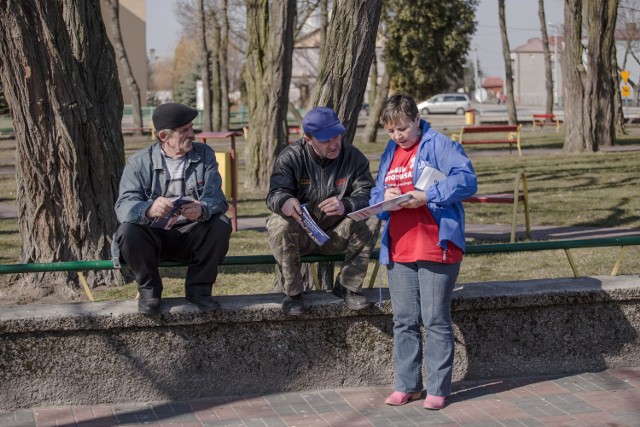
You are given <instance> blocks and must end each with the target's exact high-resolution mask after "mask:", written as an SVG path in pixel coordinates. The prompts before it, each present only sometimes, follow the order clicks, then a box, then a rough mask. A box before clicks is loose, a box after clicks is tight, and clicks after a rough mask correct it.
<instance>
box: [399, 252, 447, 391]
mask: <svg viewBox="0 0 640 427" xmlns="http://www.w3.org/2000/svg"><path fill="white" fill-rule="evenodd" d="M387 270H388V272H389V290H390V293H391V305H392V307H393V353H394V362H395V365H396V385H395V389H396V390H397V391H401V392H403V393H412V392H416V391H421V390H422V389H423V386H422V358H423V349H422V334H421V331H420V323H422V324H423V325H424V328H425V330H426V338H425V349H424V364H425V366H426V371H427V374H426V380H427V394H430V395H434V396H448V395H449V394H450V393H451V374H452V371H453V346H454V337H453V325H452V322H451V297H452V295H453V287H454V285H455V283H456V279H457V278H458V272H459V271H460V263H457V264H441V263H437V262H429V261H418V262H415V263H398V262H395V263H394V262H391V263H389V265H388V266H387Z"/></svg>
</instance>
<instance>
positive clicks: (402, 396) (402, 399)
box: [384, 391, 422, 406]
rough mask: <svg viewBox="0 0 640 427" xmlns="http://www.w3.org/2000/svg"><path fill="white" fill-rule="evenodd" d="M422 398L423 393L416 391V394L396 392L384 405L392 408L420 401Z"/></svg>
mask: <svg viewBox="0 0 640 427" xmlns="http://www.w3.org/2000/svg"><path fill="white" fill-rule="evenodd" d="M421 396H422V392H421V391H416V392H415V393H403V392H401V391H394V392H393V393H391V395H390V396H389V397H387V398H386V399H385V401H384V403H386V404H387V405H391V406H400V405H404V404H406V403H408V402H410V401H412V400H418V399H420V397H421Z"/></svg>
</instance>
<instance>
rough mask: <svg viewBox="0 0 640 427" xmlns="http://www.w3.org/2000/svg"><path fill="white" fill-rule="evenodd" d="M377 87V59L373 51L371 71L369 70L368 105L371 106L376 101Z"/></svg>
mask: <svg viewBox="0 0 640 427" xmlns="http://www.w3.org/2000/svg"><path fill="white" fill-rule="evenodd" d="M377 89H378V59H377V58H376V55H375V53H374V55H373V58H372V59H371V72H369V99H368V100H367V102H368V103H369V107H373V103H374V102H376V96H377Z"/></svg>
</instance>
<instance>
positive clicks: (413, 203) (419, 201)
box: [399, 190, 427, 209]
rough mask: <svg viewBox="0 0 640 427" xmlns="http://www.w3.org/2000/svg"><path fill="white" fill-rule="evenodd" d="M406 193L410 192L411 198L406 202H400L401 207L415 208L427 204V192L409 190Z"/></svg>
mask: <svg viewBox="0 0 640 427" xmlns="http://www.w3.org/2000/svg"><path fill="white" fill-rule="evenodd" d="M407 194H411V198H410V199H409V200H407V201H406V202H402V203H400V205H399V206H401V207H403V208H409V209H415V208H419V207H420V206H424V205H426V204H427V193H425V192H424V191H420V190H413V191H409V192H408V193H407Z"/></svg>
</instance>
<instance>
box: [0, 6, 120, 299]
mask: <svg viewBox="0 0 640 427" xmlns="http://www.w3.org/2000/svg"><path fill="white" fill-rule="evenodd" d="M0 28H2V31H3V33H4V36H3V37H0V77H1V78H2V86H3V88H4V89H5V93H6V96H7V101H8V104H9V108H10V110H11V115H12V117H13V126H14V129H15V134H16V141H17V160H16V181H17V187H18V188H17V201H18V212H19V217H18V223H19V228H20V235H21V237H22V253H21V256H20V262H23V263H28V262H52V261H73V260H93V259H108V258H110V239H111V233H112V232H113V230H115V228H116V216H115V212H114V210H113V203H114V201H115V199H116V197H117V193H118V182H119V180H120V174H121V172H122V168H123V166H124V144H123V140H122V133H121V131H120V126H121V120H122V109H123V102H122V92H121V88H120V83H119V82H118V73H117V67H116V59H115V53H114V50H113V47H112V46H111V43H110V42H109V39H108V38H107V33H106V30H105V26H104V23H103V20H102V16H101V13H100V3H99V0H56V1H54V0H51V1H45V2H43V1H38V0H23V1H10V2H6V1H5V2H2V6H0ZM9 33H10V34H11V37H8V36H7V34H9ZM91 278H92V279H95V280H96V281H99V282H101V283H106V284H113V283H114V282H113V281H114V279H116V278H117V276H116V275H115V273H113V272H109V271H106V272H101V273H96V274H95V275H91ZM76 280H77V276H76V274H75V273H41V274H37V276H36V277H34V276H30V277H29V278H28V279H27V278H24V279H23V280H22V281H21V282H20V284H22V285H24V286H23V287H22V288H23V289H25V288H29V287H30V288H32V289H35V290H36V291H37V292H38V293H39V294H40V295H46V294H49V293H52V292H57V293H60V294H62V295H69V294H74V293H75V292H76V290H77V284H76Z"/></svg>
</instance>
